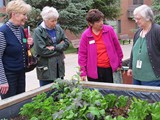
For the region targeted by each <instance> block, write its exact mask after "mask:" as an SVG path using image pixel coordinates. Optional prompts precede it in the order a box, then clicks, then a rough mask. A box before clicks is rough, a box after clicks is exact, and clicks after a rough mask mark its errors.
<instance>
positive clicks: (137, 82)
mask: <svg viewBox="0 0 160 120" xmlns="http://www.w3.org/2000/svg"><path fill="white" fill-rule="evenodd" d="M133 84H134V85H145V86H160V80H153V81H140V80H137V79H133Z"/></svg>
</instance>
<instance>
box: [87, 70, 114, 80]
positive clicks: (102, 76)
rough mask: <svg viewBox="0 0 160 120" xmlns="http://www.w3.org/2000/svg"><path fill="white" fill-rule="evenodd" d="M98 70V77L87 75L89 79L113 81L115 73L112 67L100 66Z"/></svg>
mask: <svg viewBox="0 0 160 120" xmlns="http://www.w3.org/2000/svg"><path fill="white" fill-rule="evenodd" d="M97 70H98V79H93V78H90V77H87V78H88V81H94V82H107V83H113V73H112V68H111V67H110V68H100V67H98V68H97Z"/></svg>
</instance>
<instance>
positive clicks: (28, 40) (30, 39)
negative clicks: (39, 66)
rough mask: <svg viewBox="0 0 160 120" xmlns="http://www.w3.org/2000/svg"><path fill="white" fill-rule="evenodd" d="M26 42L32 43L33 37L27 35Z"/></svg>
mask: <svg viewBox="0 0 160 120" xmlns="http://www.w3.org/2000/svg"><path fill="white" fill-rule="evenodd" d="M27 44H28V45H33V38H32V37H28V39H27Z"/></svg>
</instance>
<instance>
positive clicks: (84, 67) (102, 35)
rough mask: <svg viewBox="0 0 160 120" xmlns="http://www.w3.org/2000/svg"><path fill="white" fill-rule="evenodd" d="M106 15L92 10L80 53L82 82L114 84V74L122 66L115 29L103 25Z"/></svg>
mask: <svg viewBox="0 0 160 120" xmlns="http://www.w3.org/2000/svg"><path fill="white" fill-rule="evenodd" d="M103 19H104V15H103V13H102V12H101V11H99V10H98V9H91V10H90V11H89V12H88V14H87V16H86V20H87V22H88V25H89V27H88V28H87V29H86V30H85V31H84V32H83V34H82V36H81V41H80V47H79V51H78V64H79V66H80V72H81V74H80V76H81V78H82V80H84V81H85V80H86V79H88V81H95V82H108V83H113V72H114V71H116V70H119V69H120V68H121V66H122V58H123V53H122V49H121V46H120V43H119V41H118V38H117V36H116V33H115V32H114V30H113V28H112V27H111V26H108V25H104V24H103Z"/></svg>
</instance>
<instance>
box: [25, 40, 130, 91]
mask: <svg viewBox="0 0 160 120" xmlns="http://www.w3.org/2000/svg"><path fill="white" fill-rule="evenodd" d="M121 47H122V50H123V54H124V57H123V60H125V59H127V58H129V57H130V52H131V48H132V43H131V44H125V45H121ZM77 58H78V55H77V54H76V53H74V54H66V59H65V71H66V75H65V79H68V80H69V79H71V77H72V76H73V75H74V74H76V71H77V68H76V67H78V63H77ZM26 83H27V84H26V91H29V90H33V89H35V88H38V87H39V80H37V76H36V70H34V71H32V72H29V73H27V74H26Z"/></svg>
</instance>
